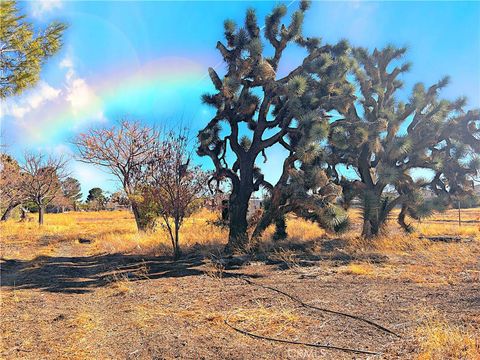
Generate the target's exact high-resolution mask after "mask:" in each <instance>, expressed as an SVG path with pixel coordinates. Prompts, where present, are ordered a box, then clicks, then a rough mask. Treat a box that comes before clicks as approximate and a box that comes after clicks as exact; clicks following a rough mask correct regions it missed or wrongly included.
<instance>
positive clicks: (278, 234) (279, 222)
mask: <svg viewBox="0 0 480 360" xmlns="http://www.w3.org/2000/svg"><path fill="white" fill-rule="evenodd" d="M286 238H287V223H286V221H285V215H280V216H277V217H276V218H275V233H274V234H273V240H276V241H278V240H285V239H286Z"/></svg>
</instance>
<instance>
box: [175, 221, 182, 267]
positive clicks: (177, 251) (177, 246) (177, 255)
mask: <svg viewBox="0 0 480 360" xmlns="http://www.w3.org/2000/svg"><path fill="white" fill-rule="evenodd" d="M179 230H180V226H179V221H178V219H175V245H174V253H173V256H174V258H175V260H178V259H179V258H180V256H182V251H181V250H180V241H179V237H180V234H179Z"/></svg>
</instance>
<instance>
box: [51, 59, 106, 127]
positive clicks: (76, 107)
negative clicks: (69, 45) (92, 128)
mask: <svg viewBox="0 0 480 360" xmlns="http://www.w3.org/2000/svg"><path fill="white" fill-rule="evenodd" d="M60 67H61V68H64V69H67V72H66V74H65V81H66V94H65V100H66V101H67V102H68V103H69V104H70V107H71V110H72V115H73V116H74V117H76V118H90V119H92V120H101V121H103V120H104V119H105V116H104V114H103V112H102V111H101V110H100V109H101V101H100V99H99V98H98V96H97V95H96V94H95V91H94V90H93V89H92V87H91V86H90V85H88V83H87V81H86V80H85V79H83V78H81V77H79V76H77V74H76V72H75V67H74V63H73V60H72V58H71V57H70V56H66V57H65V58H64V59H63V60H62V61H61V62H60ZM92 109H96V110H95V111H94V113H93V114H91V112H92ZM85 115H86V116H85ZM92 115H93V116H92Z"/></svg>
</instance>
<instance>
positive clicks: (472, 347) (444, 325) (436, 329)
mask: <svg viewBox="0 0 480 360" xmlns="http://www.w3.org/2000/svg"><path fill="white" fill-rule="evenodd" d="M423 317H424V319H423V321H422V322H421V323H420V324H419V325H418V327H417V331H416V338H417V341H418V343H419V345H420V349H421V351H420V354H419V355H418V359H419V360H437V359H465V360H467V359H468V360H477V359H480V334H479V333H478V331H476V329H474V328H473V327H472V326H468V325H467V326H458V325H454V324H451V323H449V322H448V321H447V320H446V319H445V317H444V316H442V315H440V314H439V313H438V312H436V311H434V310H429V311H428V312H427V311H425V314H424V316H423Z"/></svg>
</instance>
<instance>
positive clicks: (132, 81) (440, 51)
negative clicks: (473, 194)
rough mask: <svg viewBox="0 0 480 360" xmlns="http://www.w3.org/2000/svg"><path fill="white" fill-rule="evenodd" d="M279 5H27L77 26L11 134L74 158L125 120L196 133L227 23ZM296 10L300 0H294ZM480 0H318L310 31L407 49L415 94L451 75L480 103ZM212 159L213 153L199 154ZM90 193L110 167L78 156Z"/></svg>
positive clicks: (273, 158)
mask: <svg viewBox="0 0 480 360" xmlns="http://www.w3.org/2000/svg"><path fill="white" fill-rule="evenodd" d="M276 3H278V2H268V1H262V2H252V1H242V2H233V1H215V2H200V1H198V2H186V1H185V2H154V1H151V2H141V1H132V2H107V1H105V2H80V1H76V2H66V1H61V0H53V1H48V2H47V1H36V2H23V3H21V4H20V7H21V8H22V10H23V11H24V12H25V13H26V14H27V15H28V17H29V19H31V20H32V21H33V22H34V24H35V26H37V27H39V28H41V27H44V26H45V25H46V24H48V22H49V21H52V20H59V21H64V22H67V23H68V24H69V28H68V30H67V32H66V34H65V39H64V47H63V49H62V50H61V52H60V53H59V54H57V55H56V56H55V57H54V58H52V59H51V60H50V61H49V62H48V64H47V65H46V66H45V68H44V70H43V72H42V76H41V82H40V83H39V84H38V85H37V86H36V87H35V88H33V89H30V90H29V91H27V92H25V93H24V94H22V95H21V96H17V97H14V98H10V99H8V100H7V101H6V102H4V103H2V112H1V114H2V121H1V125H2V142H3V143H4V144H6V145H7V146H8V151H10V152H12V153H13V154H14V155H15V156H17V157H20V156H21V154H22V152H23V151H25V150H26V149H33V150H42V151H48V152H53V153H66V154H69V155H74V149H73V147H72V146H71V145H70V144H69V141H70V140H71V139H72V138H73V137H74V136H75V134H77V133H78V132H81V131H83V130H85V129H87V128H88V127H90V126H98V125H107V126H108V125H110V124H113V123H114V122H115V121H116V120H118V119H120V118H122V117H125V116H127V117H129V118H137V119H140V120H142V121H145V122H146V123H160V124H162V125H167V126H169V127H175V126H176V125H177V124H179V123H182V124H183V125H185V124H186V125H188V126H190V128H191V132H192V134H195V133H196V132H197V131H198V129H200V128H202V127H203V126H204V125H205V124H206V122H207V121H208V120H209V119H210V116H211V114H212V112H211V110H210V109H209V108H207V107H205V106H203V105H202V104H201V103H200V95H201V94H202V93H204V92H207V91H209V90H211V85H210V83H209V79H208V76H207V75H206V73H207V68H208V67H209V66H216V68H218V69H219V71H221V69H222V64H221V58H220V56H219V54H218V53H217V51H216V49H215V44H216V42H217V40H220V39H222V36H223V25H222V24H223V20H224V19H226V18H231V19H233V20H235V21H236V22H237V23H238V24H242V23H243V16H244V13H245V10H246V9H247V8H249V7H254V8H256V9H257V14H258V18H259V19H260V20H261V21H262V20H263V19H264V18H265V15H266V14H267V13H268V12H269V11H270V10H271V8H272V7H273V6H274V5H275V4H276ZM285 4H287V5H288V4H290V6H289V11H290V12H291V11H292V10H294V9H296V8H297V7H298V2H295V1H294V2H291V1H287V2H285ZM479 24H480V3H479V2H433V1H432V2H362V1H350V2H314V3H313V6H312V8H311V10H310V11H309V12H308V13H307V16H306V18H305V24H304V33H305V34H306V35H308V36H320V37H322V38H323V40H324V42H330V43H332V42H336V41H338V40H340V39H343V38H346V39H348V40H349V41H350V43H351V44H353V45H355V46H364V47H368V48H370V49H373V48H375V47H383V46H385V45H387V44H393V45H397V46H407V47H408V49H409V51H408V55H407V57H406V58H407V60H409V61H411V62H412V63H413V67H412V69H411V71H410V72H409V73H408V74H407V75H406V76H405V77H404V80H405V90H404V92H403V93H402V96H404V97H405V98H406V97H407V96H408V92H409V90H410V89H411V88H412V86H413V85H414V84H415V83H416V82H419V81H421V82H425V83H426V84H427V85H429V84H432V83H434V82H436V81H437V80H438V79H440V78H441V77H443V76H444V75H450V76H451V80H452V81H451V84H450V85H449V86H448V88H446V89H445V90H444V91H443V92H442V95H443V96H444V97H446V98H449V99H453V98H456V97H458V96H463V95H464V96H467V97H468V99H469V102H468V107H469V108H473V107H480V25H479ZM302 55H303V53H302V52H301V51H300V50H299V49H295V48H293V49H292V50H289V51H288V52H287V53H286V57H285V59H284V61H283V62H282V64H281V69H282V70H283V71H288V69H290V68H291V67H293V66H295V65H296V64H298V63H299V62H300V61H301V58H302ZM282 156H283V155H282V152H281V151H280V150H279V149H278V148H275V147H274V148H272V149H271V150H270V154H269V160H270V161H269V162H268V163H267V164H266V165H265V167H266V170H265V173H266V174H267V177H268V178H270V180H275V178H276V177H277V176H278V173H279V168H280V166H281V161H282ZM198 161H199V162H204V166H205V167H209V166H210V164H209V163H208V160H207V159H204V160H198ZM70 167H71V171H72V175H73V176H75V177H77V178H78V179H79V180H80V181H81V183H82V188H83V192H84V194H85V193H87V192H88V189H90V188H91V187H94V186H100V187H102V188H104V189H106V190H114V189H115V188H116V184H115V182H114V181H113V180H112V179H111V177H110V176H108V175H107V174H105V173H104V172H102V171H100V170H99V169H96V168H95V167H93V166H91V165H86V164H82V163H79V162H77V161H72V162H71V165H70Z"/></svg>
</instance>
